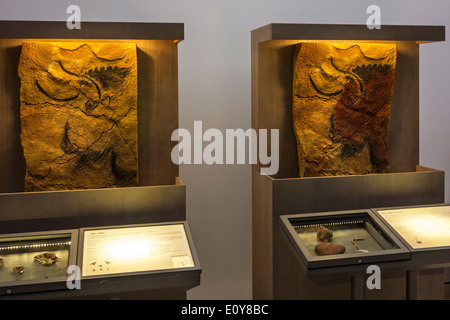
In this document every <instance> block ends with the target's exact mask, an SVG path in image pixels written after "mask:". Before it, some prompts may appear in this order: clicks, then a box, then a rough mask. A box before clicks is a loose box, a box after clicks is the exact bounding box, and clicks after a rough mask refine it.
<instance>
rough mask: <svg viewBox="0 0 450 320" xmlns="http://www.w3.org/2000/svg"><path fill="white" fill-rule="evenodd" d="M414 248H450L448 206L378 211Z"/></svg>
mask: <svg viewBox="0 0 450 320" xmlns="http://www.w3.org/2000/svg"><path fill="white" fill-rule="evenodd" d="M378 213H380V214H381V216H382V217H383V218H384V219H385V220H386V221H387V222H388V223H389V224H390V225H391V226H392V227H393V228H394V229H395V230H396V231H397V232H398V233H399V234H400V235H401V236H402V237H403V239H405V240H406V241H407V242H408V243H409V245H410V246H411V247H412V248H414V249H418V248H432V247H442V246H450V206H437V207H422V208H407V209H394V210H382V211H378Z"/></svg>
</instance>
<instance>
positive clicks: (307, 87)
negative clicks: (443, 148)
mask: <svg viewBox="0 0 450 320" xmlns="http://www.w3.org/2000/svg"><path fill="white" fill-rule="evenodd" d="M396 57H397V54H396V45H394V44H363V43H359V44H356V43H335V44H331V43H302V44H299V45H297V48H296V56H295V64H294V78H293V81H294V83H293V121H294V131H295V135H296V139H297V150H298V161H299V169H300V172H299V175H300V177H308V176H332V175H353V174H368V173H383V172H389V150H388V145H389V141H388V137H389V115H390V106H391V100H392V95H393V90H394V73H395V64H396Z"/></svg>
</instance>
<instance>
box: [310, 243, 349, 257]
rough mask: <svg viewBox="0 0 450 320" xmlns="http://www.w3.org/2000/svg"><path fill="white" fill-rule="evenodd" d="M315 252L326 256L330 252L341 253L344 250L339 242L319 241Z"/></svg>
mask: <svg viewBox="0 0 450 320" xmlns="http://www.w3.org/2000/svg"><path fill="white" fill-rule="evenodd" d="M315 249H316V253H317V254H318V255H319V256H326V255H330V254H342V253H344V252H345V247H344V246H343V245H340V244H335V243H330V242H320V243H319V244H317V245H316V248H315Z"/></svg>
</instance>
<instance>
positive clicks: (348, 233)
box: [281, 210, 408, 267]
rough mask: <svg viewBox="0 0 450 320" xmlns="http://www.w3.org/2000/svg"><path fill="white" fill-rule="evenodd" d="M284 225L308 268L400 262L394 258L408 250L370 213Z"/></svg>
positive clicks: (286, 219)
mask: <svg viewBox="0 0 450 320" xmlns="http://www.w3.org/2000/svg"><path fill="white" fill-rule="evenodd" d="M281 221H282V223H283V224H284V228H285V230H286V231H288V232H287V235H288V236H289V237H290V238H291V243H292V244H293V245H294V246H295V247H296V251H297V252H299V253H300V255H301V256H302V260H303V261H305V262H306V264H307V265H308V266H317V267H319V266H332V265H342V264H352V263H363V262H371V261H377V260H380V261H385V260H390V259H396V258H399V257H395V256H393V255H392V254H393V253H400V252H402V251H403V249H404V247H402V244H401V242H400V241H398V239H396V238H395V236H394V235H393V234H391V233H390V232H389V230H387V228H385V227H384V226H383V225H382V224H381V221H379V220H378V219H377V218H376V217H375V216H374V215H373V214H372V213H371V212H370V210H368V211H366V212H334V213H317V214H298V215H290V216H282V217H281ZM404 252H405V253H407V254H408V252H407V250H404ZM333 260H334V261H333Z"/></svg>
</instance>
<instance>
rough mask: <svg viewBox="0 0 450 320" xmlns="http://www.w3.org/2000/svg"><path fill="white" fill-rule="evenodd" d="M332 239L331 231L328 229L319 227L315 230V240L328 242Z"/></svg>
mask: <svg viewBox="0 0 450 320" xmlns="http://www.w3.org/2000/svg"><path fill="white" fill-rule="evenodd" d="M332 237H333V231H331V230H330V229H328V228H327V227H324V226H320V227H319V228H317V239H319V240H320V241H324V242H328V241H330V240H331V238H332Z"/></svg>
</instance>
